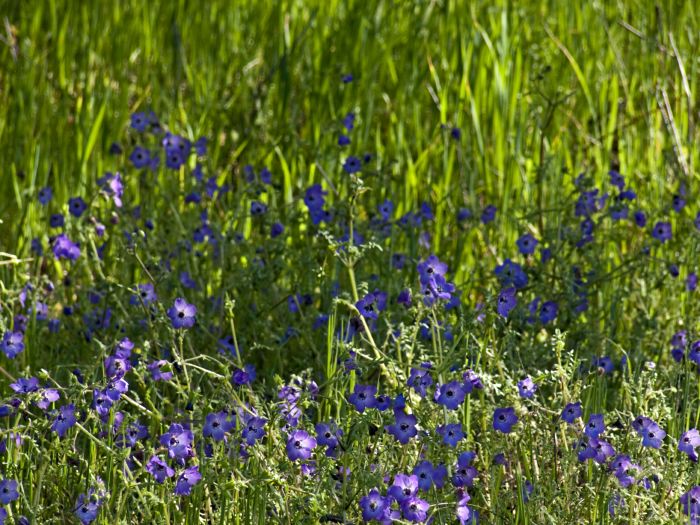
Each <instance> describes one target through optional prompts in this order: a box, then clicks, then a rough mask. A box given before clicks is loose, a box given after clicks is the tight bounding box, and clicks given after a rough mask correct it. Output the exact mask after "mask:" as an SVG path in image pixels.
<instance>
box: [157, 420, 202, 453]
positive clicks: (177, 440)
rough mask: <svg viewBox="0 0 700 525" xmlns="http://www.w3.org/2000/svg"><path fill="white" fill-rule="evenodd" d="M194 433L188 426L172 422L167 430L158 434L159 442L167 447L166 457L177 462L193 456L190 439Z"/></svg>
mask: <svg viewBox="0 0 700 525" xmlns="http://www.w3.org/2000/svg"><path fill="white" fill-rule="evenodd" d="M193 439H194V435H193V434H192V431H191V430H190V429H189V428H185V427H184V426H182V425H180V424H179V423H172V424H171V425H170V428H169V429H168V432H166V433H165V434H163V435H162V436H160V444H161V445H163V446H164V447H168V457H169V458H171V459H175V460H177V461H178V462H183V461H184V460H185V459H187V458H191V457H192V456H194V450H193V448H192V441H193Z"/></svg>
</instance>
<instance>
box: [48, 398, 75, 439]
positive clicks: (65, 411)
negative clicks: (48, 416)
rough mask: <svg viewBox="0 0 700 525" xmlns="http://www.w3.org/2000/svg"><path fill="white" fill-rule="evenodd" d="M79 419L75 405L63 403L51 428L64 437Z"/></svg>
mask: <svg viewBox="0 0 700 525" xmlns="http://www.w3.org/2000/svg"><path fill="white" fill-rule="evenodd" d="M76 422H77V419H76V418H75V405H74V404H72V403H71V404H70V405H63V406H62V407H61V408H59V409H58V414H57V415H56V419H54V420H53V423H51V430H53V431H54V432H56V433H57V434H58V437H63V436H64V435H65V434H66V432H67V431H68V429H69V428H71V427H72V426H73V425H75V423H76Z"/></svg>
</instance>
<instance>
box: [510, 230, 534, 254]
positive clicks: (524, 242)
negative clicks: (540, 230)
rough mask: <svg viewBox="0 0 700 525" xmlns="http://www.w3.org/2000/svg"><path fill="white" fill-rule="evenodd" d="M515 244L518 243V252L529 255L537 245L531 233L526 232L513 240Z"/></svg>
mask: <svg viewBox="0 0 700 525" xmlns="http://www.w3.org/2000/svg"><path fill="white" fill-rule="evenodd" d="M515 244H517V245H518V250H519V251H520V253H522V254H523V255H531V254H533V253H535V248H536V247H537V244H538V241H537V239H535V237H534V236H533V235H532V234H530V233H526V234H524V235H522V236H521V237H520V238H519V239H518V240H517V241H516V242H515Z"/></svg>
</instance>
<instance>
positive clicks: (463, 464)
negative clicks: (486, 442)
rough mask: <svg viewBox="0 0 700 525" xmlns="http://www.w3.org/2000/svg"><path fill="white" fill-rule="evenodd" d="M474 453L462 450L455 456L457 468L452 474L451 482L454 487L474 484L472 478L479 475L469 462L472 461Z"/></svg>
mask: <svg viewBox="0 0 700 525" xmlns="http://www.w3.org/2000/svg"><path fill="white" fill-rule="evenodd" d="M475 457H476V454H475V453H474V452H471V451H467V452H462V453H461V454H460V455H459V457H458V458H457V468H456V469H455V473H454V474H453V476H452V484H453V485H454V486H455V487H471V486H472V485H473V484H474V478H476V477H477V476H478V475H479V471H478V470H476V468H475V467H474V466H472V465H471V462H472V461H474V458H475Z"/></svg>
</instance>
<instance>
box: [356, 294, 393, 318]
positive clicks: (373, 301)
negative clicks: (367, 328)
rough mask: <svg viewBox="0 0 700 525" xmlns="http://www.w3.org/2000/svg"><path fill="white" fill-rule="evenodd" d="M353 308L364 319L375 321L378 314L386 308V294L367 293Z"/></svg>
mask: <svg viewBox="0 0 700 525" xmlns="http://www.w3.org/2000/svg"><path fill="white" fill-rule="evenodd" d="M355 307H356V308H357V310H358V311H359V312H360V314H361V315H362V317H364V318H365V319H377V317H378V313H379V312H381V311H382V310H384V308H386V293H385V292H381V291H379V290H375V291H374V292H371V293H368V294H367V295H365V296H364V297H363V298H362V299H360V300H359V301H357V303H355Z"/></svg>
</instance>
